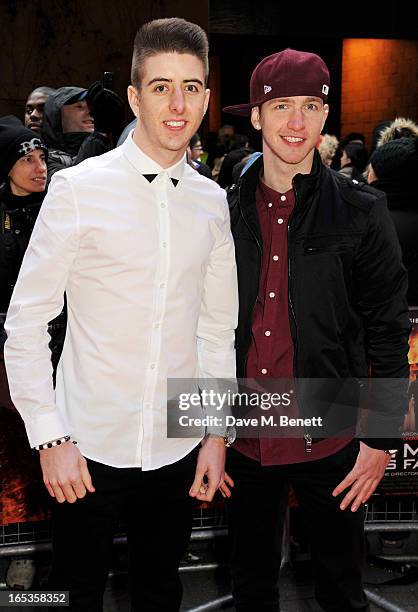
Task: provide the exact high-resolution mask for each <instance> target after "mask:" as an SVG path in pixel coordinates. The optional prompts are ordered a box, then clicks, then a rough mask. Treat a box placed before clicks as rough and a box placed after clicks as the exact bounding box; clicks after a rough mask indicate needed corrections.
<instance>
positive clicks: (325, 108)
mask: <svg viewBox="0 0 418 612" xmlns="http://www.w3.org/2000/svg"><path fill="white" fill-rule="evenodd" d="M328 113H329V105H328V104H324V120H323V122H322V128H321V132H322V130H323V129H324V125H325V122H326V120H327V117H328Z"/></svg>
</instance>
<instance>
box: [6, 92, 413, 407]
mask: <svg viewBox="0 0 418 612" xmlns="http://www.w3.org/2000/svg"><path fill="white" fill-rule="evenodd" d="M124 123H125V122H124V102H123V100H122V99H121V98H120V97H119V96H118V95H117V94H116V93H114V92H113V91H111V90H110V89H106V88H105V87H103V85H102V84H101V83H100V82H96V83H94V84H93V85H92V86H91V87H90V88H89V89H83V88H80V87H72V86H71V87H60V88H59V89H56V90H54V89H52V88H50V87H44V86H42V87H37V88H36V89H35V90H33V91H32V92H31V93H30V94H29V96H28V99H27V102H26V106H25V113H24V117H23V122H22V121H21V120H20V119H19V118H18V117H15V116H12V115H9V116H5V117H1V118H0V212H1V224H2V228H1V235H0V275H1V285H2V292H1V302H0V313H5V312H6V311H7V308H8V304H9V301H10V298H11V295H12V292H13V288H14V284H15V282H16V279H17V276H18V272H19V268H20V265H21V262H22V259H23V256H24V253H25V249H26V247H27V244H28V242H29V238H30V235H31V231H32V229H33V226H34V223H35V220H36V217H37V214H38V212H39V210H40V207H41V204H42V200H43V198H44V196H45V194H46V191H47V188H48V185H49V182H50V180H51V177H52V176H53V174H54V173H55V172H56V171H58V170H60V169H63V168H67V167H69V166H72V165H76V164H78V163H80V162H81V161H82V160H84V159H86V158H88V157H93V156H96V155H100V154H102V153H104V152H106V151H109V150H111V149H113V148H114V147H116V146H118V145H120V144H121V142H123V140H124V139H125V138H126V137H127V135H128V133H129V129H132V128H133V126H134V123H135V122H131V123H130V124H129V125H128V126H125V124H124ZM318 150H319V153H320V156H321V159H322V161H323V163H324V164H325V165H327V166H329V167H331V168H332V169H334V170H335V171H336V172H339V173H341V174H343V175H344V176H345V177H346V178H347V180H354V181H357V182H360V183H361V182H363V183H365V184H366V183H368V184H370V185H371V186H373V187H375V188H376V189H379V190H382V191H384V192H385V194H386V196H387V202H388V207H389V210H390V212H391V216H392V219H393V222H394V226H395V229H396V232H397V234H398V237H399V241H400V244H401V247H402V252H403V262H404V265H405V267H406V269H407V271H408V275H409V292H408V301H409V304H410V305H412V306H417V305H418V240H417V235H418V188H417V183H416V174H417V171H418V125H417V124H415V123H414V122H413V121H411V120H409V119H404V118H395V119H394V120H392V121H390V120H388V121H384V122H382V123H380V124H379V125H378V126H376V128H375V130H374V132H373V142H372V144H371V151H369V150H368V149H367V147H366V139H365V137H364V135H363V134H361V133H356V132H353V133H350V134H347V135H346V136H344V137H343V138H341V140H338V138H337V136H335V135H332V134H327V133H325V134H323V135H322V136H321V139H320V142H318ZM253 154H255V150H254V148H252V147H251V146H250V139H249V137H248V136H247V135H245V134H238V133H236V132H235V129H234V127H233V126H232V125H223V126H222V127H221V128H220V130H219V131H218V132H217V133H215V132H210V133H208V134H207V135H206V137H205V138H203V137H202V136H201V135H199V134H195V135H194V136H193V138H192V139H191V141H190V146H189V148H188V151H187V159H188V163H189V164H190V166H191V167H192V168H194V169H195V170H196V171H197V172H199V173H200V174H201V175H203V176H205V177H207V178H208V179H210V180H214V181H216V182H217V183H218V184H219V185H220V186H221V187H223V188H224V189H229V188H230V187H231V186H232V185H234V184H235V183H236V182H237V181H238V179H239V176H240V174H241V172H242V170H243V168H244V167H245V165H246V163H247V162H248V160H250V159H251V156H252V155H253ZM63 316H64V315H63ZM64 327H65V320H64V321H63V319H62V317H61V320H60V319H58V321H55V322H51V327H50V331H51V333H52V336H53V331H54V329H56V331H57V338H56V339H55V344H53V346H52V348H53V351H52V352H53V359H54V361H55V364H56V362H57V361H58V358H59V345H60V343H62V341H63V338H62V336H61V337H60V330H62V329H63V328H64ZM64 333H65V332H64ZM2 340H3V341H4V337H3V338H2ZM2 344H3V342H2ZM54 348H55V349H56V350H55V351H54ZM0 367H1V368H3V363H2V357H1V362H0ZM6 392H7V390H5V389H2V394H5V393H6ZM9 402H10V398H7V400H6V399H5V398H2V405H7V404H8V403H9Z"/></svg>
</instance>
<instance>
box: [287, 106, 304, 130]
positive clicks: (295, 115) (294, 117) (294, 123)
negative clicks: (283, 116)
mask: <svg viewBox="0 0 418 612" xmlns="http://www.w3.org/2000/svg"><path fill="white" fill-rule="evenodd" d="M288 127H289V128H290V129H292V130H295V131H298V130H303V129H304V127H305V117H304V115H303V112H302V110H301V109H294V110H293V112H292V114H291V116H290V119H289V121H288Z"/></svg>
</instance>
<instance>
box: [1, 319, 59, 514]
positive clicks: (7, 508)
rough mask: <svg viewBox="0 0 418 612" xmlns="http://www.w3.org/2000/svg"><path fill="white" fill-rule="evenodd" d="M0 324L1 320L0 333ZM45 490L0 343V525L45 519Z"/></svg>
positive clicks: (37, 454)
mask: <svg viewBox="0 0 418 612" xmlns="http://www.w3.org/2000/svg"><path fill="white" fill-rule="evenodd" d="M1 327H2V326H1V321H0V334H1V332H2V328H1ZM2 340H4V337H2ZM45 491H46V490H45V487H44V484H43V482H42V474H41V469H40V465H39V453H37V452H36V451H32V450H31V449H30V447H29V444H28V439H27V436H26V431H25V427H24V424H23V421H22V419H21V417H20V415H19V414H18V412H17V411H16V409H15V407H14V406H13V404H12V401H11V399H10V395H9V387H8V384H7V378H6V370H5V367H4V359H3V349H2V347H1V346H0V526H6V525H10V524H14V523H22V522H31V521H38V520H43V519H45V518H47V517H48V511H47V495H46V492H45Z"/></svg>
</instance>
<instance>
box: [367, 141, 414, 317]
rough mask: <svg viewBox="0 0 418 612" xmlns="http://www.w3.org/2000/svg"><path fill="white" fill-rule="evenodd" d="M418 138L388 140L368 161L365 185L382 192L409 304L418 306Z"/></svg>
mask: <svg viewBox="0 0 418 612" xmlns="http://www.w3.org/2000/svg"><path fill="white" fill-rule="evenodd" d="M417 174H418V138H417V137H411V138H399V139H396V140H390V141H389V142H387V143H386V144H383V145H381V146H380V147H378V148H377V149H376V150H375V151H374V153H373V154H372V156H371V158H370V168H369V174H368V178H367V180H368V183H369V184H370V185H372V186H373V187H376V189H381V190H382V191H384V192H385V194H386V198H387V202H388V207H389V211H390V214H391V217H392V219H393V222H394V224H395V228H396V231H397V233H398V238H399V242H400V244H401V248H402V259H403V263H404V265H405V267H406V269H407V271H408V294H407V297H408V304H409V305H410V306H418V187H417Z"/></svg>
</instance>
